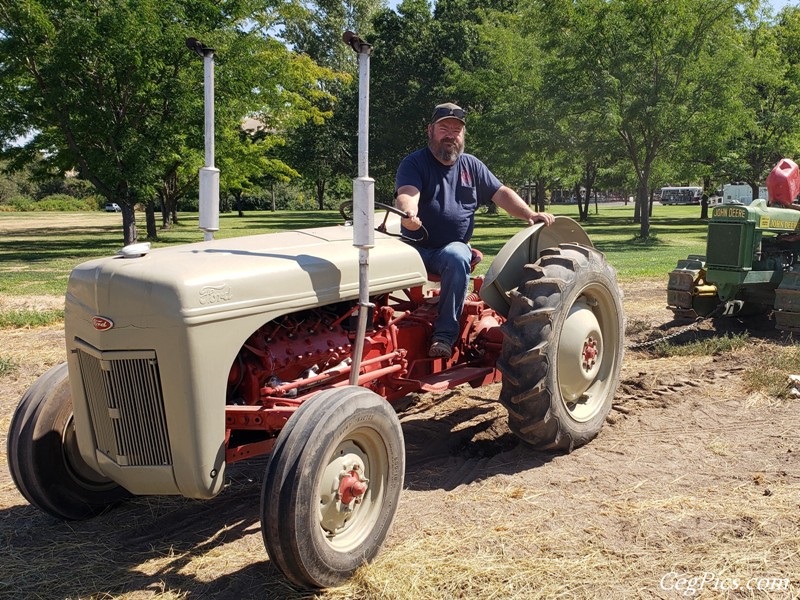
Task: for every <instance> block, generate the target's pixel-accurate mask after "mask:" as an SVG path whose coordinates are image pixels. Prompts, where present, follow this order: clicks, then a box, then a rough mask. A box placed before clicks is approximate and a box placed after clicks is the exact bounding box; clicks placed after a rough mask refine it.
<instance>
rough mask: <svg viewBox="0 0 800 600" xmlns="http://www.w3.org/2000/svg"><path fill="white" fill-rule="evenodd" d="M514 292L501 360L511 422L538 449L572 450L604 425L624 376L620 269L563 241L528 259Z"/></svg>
mask: <svg viewBox="0 0 800 600" xmlns="http://www.w3.org/2000/svg"><path fill="white" fill-rule="evenodd" d="M511 295H512V298H511V307H510V310H509V315H508V320H507V322H506V323H505V324H504V325H503V332H504V334H505V336H504V341H503V351H502V358H501V359H500V360H499V361H498V368H499V369H500V371H501V372H502V373H503V387H502V390H501V393H500V400H501V402H502V403H503V405H504V406H505V407H506V408H507V409H508V413H509V427H510V428H511V430H512V431H513V432H514V433H515V434H516V435H517V436H518V437H519V438H520V439H522V440H523V441H525V442H527V443H529V444H531V445H533V446H535V447H536V448H539V449H542V450H551V451H567V452H571V451H572V450H573V449H574V448H577V447H578V446H581V445H583V444H585V443H587V442H588V441H589V440H591V439H592V438H594V437H595V436H596V435H597V434H598V433H599V432H600V430H601V429H602V427H603V423H604V422H605V418H606V416H607V415H608V412H609V411H610V410H611V402H612V400H613V398H614V394H615V392H616V388H617V384H618V382H619V373H620V368H621V367H622V355H623V351H624V347H623V342H624V331H625V319H624V315H623V309H622V292H621V291H620V290H619V288H618V286H617V281H616V272H615V271H614V269H613V268H612V267H611V266H610V265H609V264H608V263H607V262H606V260H605V257H604V256H603V254H602V253H600V252H598V251H597V250H595V249H594V248H591V247H588V246H583V245H579V244H561V245H559V247H558V248H549V249H547V250H544V251H543V252H542V253H541V255H540V258H539V260H538V261H537V262H536V263H534V264H532V265H526V266H525V275H524V276H523V282H522V283H521V285H520V286H519V288H517V289H516V290H515V291H513V292H512V294H511Z"/></svg>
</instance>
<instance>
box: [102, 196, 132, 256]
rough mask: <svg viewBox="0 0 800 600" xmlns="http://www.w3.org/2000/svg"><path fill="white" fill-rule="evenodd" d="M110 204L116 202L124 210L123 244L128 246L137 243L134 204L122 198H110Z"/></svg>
mask: <svg viewBox="0 0 800 600" xmlns="http://www.w3.org/2000/svg"><path fill="white" fill-rule="evenodd" d="M108 201H109V202H116V203H117V204H119V205H120V207H121V208H122V244H123V245H124V246H127V245H129V244H133V243H135V242H136V238H137V233H136V213H135V212H134V210H133V204H132V203H131V202H130V201H125V200H123V199H122V198H109V199H108Z"/></svg>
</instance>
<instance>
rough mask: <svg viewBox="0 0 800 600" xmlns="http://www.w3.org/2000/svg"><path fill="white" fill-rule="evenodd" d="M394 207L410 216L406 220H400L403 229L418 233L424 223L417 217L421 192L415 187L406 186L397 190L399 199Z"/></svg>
mask: <svg viewBox="0 0 800 600" xmlns="http://www.w3.org/2000/svg"><path fill="white" fill-rule="evenodd" d="M394 205H395V206H396V207H397V208H399V209H400V210H402V211H405V213H406V214H407V215H408V217H406V218H405V219H400V222H401V223H402V225H403V227H405V228H406V229H408V230H409V231H416V230H417V229H419V228H420V226H421V225H422V221H420V220H419V217H417V211H418V210H419V190H418V189H417V188H415V187H414V186H413V185H404V186H402V187H400V188H399V189H398V190H397V198H396V199H395V202H394Z"/></svg>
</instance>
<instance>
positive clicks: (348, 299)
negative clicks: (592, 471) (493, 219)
mask: <svg viewBox="0 0 800 600" xmlns="http://www.w3.org/2000/svg"><path fill="white" fill-rule="evenodd" d="M360 137H361V136H360ZM361 179H364V180H366V179H367V178H361ZM368 183H369V182H368V181H366V182H365V181H357V182H356V184H355V186H354V187H355V193H354V203H353V204H354V206H353V213H354V219H355V221H356V224H355V226H352V225H348V224H345V225H342V226H331V227H320V228H315V229H304V230H299V231H287V232H283V233H275V234H268V235H254V236H250V237H241V238H235V239H223V240H213V239H212V240H207V241H203V242H198V243H193V244H188V245H183V246H179V247H167V248H159V249H154V250H149V249H148V248H147V247H146V246H140V245H136V246H133V247H126V248H125V249H123V251H122V252H121V253H120V254H118V255H116V256H112V257H108V258H102V259H98V260H92V261H89V262H86V263H84V264H81V265H79V266H77V267H76V268H75V269H74V270H73V271H72V274H71V275H70V278H69V283H68V289H67V294H66V309H65V317H64V318H65V336H66V349H67V361H66V363H64V364H61V365H58V366H56V367H54V368H52V369H50V370H49V371H47V372H46V373H44V374H43V375H42V376H41V377H40V378H39V379H38V380H37V381H36V382H35V383H34V384H33V385H32V386H31V387H30V388H29V389H28V390H27V392H26V393H25V394H24V395H23V397H22V399H21V401H20V403H19V406H18V408H17V410H16V412H15V414H14V416H13V418H12V421H11V426H10V431H9V435H8V461H9V467H10V470H11V474H12V476H13V479H14V482H15V483H16V485H17V487H18V489H19V491H20V492H21V493H22V495H23V496H24V497H25V498H26V499H27V500H28V501H29V502H30V503H31V504H33V505H35V506H37V507H39V508H40V509H41V510H43V511H45V512H47V513H49V514H50V515H53V516H55V517H58V518H61V519H84V518H88V517H91V516H93V515H96V514H98V513H100V512H102V511H105V510H107V509H108V508H109V507H111V506H112V505H114V504H116V503H118V502H120V501H123V500H124V499H125V498H126V497H128V496H130V495H156V494H157V495H160V494H179V495H183V496H185V497H189V498H198V499H204V498H211V497H213V496H215V495H216V494H219V493H220V492H222V491H223V490H224V487H225V481H226V468H227V467H228V466H229V465H231V463H235V462H237V461H241V460H245V459H248V458H251V457H256V456H264V455H267V454H269V459H268V462H267V466H266V471H265V474H264V478H263V483H262V495H261V506H260V517H261V524H262V531H263V538H264V542H265V545H266V549H267V552H268V554H269V556H270V559H271V560H272V562H273V563H275V565H276V566H277V567H278V568H279V569H280V570H281V571H282V572H283V573H284V574H285V575H286V577H287V578H288V579H289V580H290V581H292V582H294V583H295V584H297V585H299V586H303V587H312V588H313V587H325V586H332V585H336V584H338V583H340V582H341V581H342V580H343V579H345V578H346V577H348V576H349V575H350V574H351V573H352V572H353V571H354V570H355V569H356V568H357V567H358V566H360V565H361V564H363V563H364V562H365V561H368V560H370V559H371V558H372V557H373V556H374V555H375V554H376V553H377V551H378V549H379V548H380V546H381V544H382V542H383V540H384V538H385V536H386V534H387V531H388V529H389V527H390V525H391V523H392V520H393V518H394V515H395V512H396V509H397V505H398V499H399V497H400V493H401V490H402V487H403V478H404V472H405V448H404V442H403V434H402V430H401V427H400V421H399V418H398V416H397V414H396V412H395V410H394V409H393V407H392V402H393V401H396V400H398V399H400V398H403V397H405V396H408V395H409V394H413V393H419V392H441V391H444V390H447V389H451V388H454V387H456V386H458V385H461V384H470V385H472V386H482V385H487V384H491V383H493V382H499V381H501V379H502V388H501V390H500V392H499V396H500V398H499V399H500V401H501V402H502V403H503V405H504V406H505V407H506V408H507V409H508V415H509V416H508V418H509V425H510V428H511V429H512V431H513V432H514V433H515V434H516V435H518V436H519V437H520V438H521V439H522V440H524V441H525V442H527V443H529V444H532V445H534V446H536V447H538V448H542V449H548V450H555V451H570V450H571V449H572V448H574V447H577V446H579V445H581V444H584V443H586V442H588V441H589V440H590V439H592V438H593V437H594V436H595V435H596V434H597V433H598V431H599V430H600V429H601V427H602V425H603V423H604V420H605V418H606V415H607V413H608V412H609V410H610V407H611V401H612V398H613V396H614V393H615V390H616V387H617V383H618V379H619V372H620V367H621V361H622V353H623V335H624V322H623V310H622V301H621V294H620V292H619V290H618V287H617V282H616V274H615V272H614V270H613V268H612V267H611V266H610V265H609V264H608V263H607V262H606V260H605V258H604V256H603V255H602V254H601V253H600V252H598V251H597V250H596V249H594V248H593V247H592V244H591V242H590V241H589V239H588V237H587V236H586V234H585V233H584V231H583V230H582V229H581V227H580V226H579V225H578V224H577V223H575V222H574V221H572V220H570V219H568V218H564V217H561V218H558V219H556V222H555V223H554V224H553V225H551V226H548V227H544V226H541V225H537V226H533V227H527V228H525V229H523V230H521V231H520V232H519V233H518V234H517V235H515V236H514V237H512V238H511V239H510V240H509V241H508V242H507V243H506V244H505V246H504V247H503V248H502V249H501V250H500V251H499V253H498V254H497V256H496V258H495V260H494V262H493V263H492V264H491V266H490V267H489V269H488V272H487V273H486V275H485V276H484V277H475V278H474V290H473V291H472V293H470V294H469V296H468V297H467V299H466V302H465V304H464V310H463V314H462V317H461V334H460V337H459V339H458V342H457V343H456V345H455V348H454V352H453V356H452V357H451V358H450V359H447V360H445V359H442V358H428V356H427V349H428V346H429V343H430V338H431V331H432V323H433V321H434V318H435V316H436V308H437V298H438V295H437V294H438V290H437V289H436V288H435V286H431V285H430V282H429V281H428V277H427V275H426V272H425V268H424V266H423V263H422V261H421V259H420V256H419V253H418V252H417V251H416V250H415V249H414V248H413V247H412V246H411V245H409V244H408V243H406V242H405V241H403V240H402V239H398V238H397V237H394V235H393V233H394V234H396V232H397V226H398V223H399V218H398V217H396V216H393V217H392V218H390V219H384V220H383V221H381V220H380V219H377V220H376V221H374V220H373V219H374V217H373V216H372V211H373V207H372V200H371V199H370V198H369V195H370V193H369V185H368ZM364 189H366V190H367V192H368V193H367V194H366V200H368V201H366V202H365V197H364V196H365V194H363V193H361V192H360V191H359V190H362V191H363V190H364ZM387 210H388V211H394V210H395V209H393V208H391V207H387ZM359 215H361V217H359ZM365 215H366V216H367V217H368V222H367V231H368V233H364V232H363V231H362V232H360V233H359V232H358V231H355V235H354V230H357V229H358V228H359V222H363V217H364V216H365ZM359 219H361V221H359ZM375 222H379V223H380V225H379V227H378V229H379V230H380V231H377V232H376V231H374V230H373V224H374V223H375ZM354 241H355V245H356V246H358V250H356V248H354ZM254 510H258V509H254Z"/></svg>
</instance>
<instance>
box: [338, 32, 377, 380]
mask: <svg viewBox="0 0 800 600" xmlns="http://www.w3.org/2000/svg"><path fill="white" fill-rule="evenodd" d="M342 40H343V41H344V43H345V44H347V45H348V46H350V47H351V48H352V49H353V50H354V51H355V52H356V53H357V54H358V177H357V178H356V179H354V180H353V246H355V247H356V248H358V328H357V330H356V339H355V344H353V353H352V355H351V358H352V362H353V366H352V369H351V371H350V385H358V376H359V371H360V370H361V358H362V355H363V353H364V337H365V336H366V332H367V318H368V316H369V314H370V312H371V311H370V308H373V307H374V305H373V304H372V303H371V302H370V301H369V249H370V248H372V247H374V246H375V231H374V229H373V228H374V222H375V219H374V214H375V180H374V179H371V178H370V177H369V175H368V173H369V57H370V55H371V54H372V46H371V45H370V44H368V43H366V42H365V41H364V40H362V39H361V38H360V37H358V36H357V35H356V34H355V33H353V32H352V31H345V32H344V35H342Z"/></svg>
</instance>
